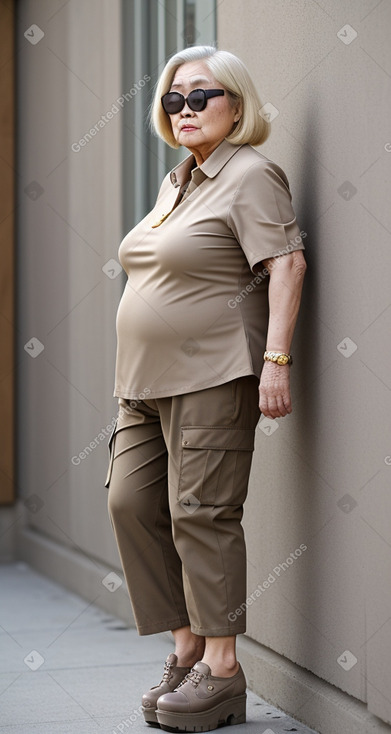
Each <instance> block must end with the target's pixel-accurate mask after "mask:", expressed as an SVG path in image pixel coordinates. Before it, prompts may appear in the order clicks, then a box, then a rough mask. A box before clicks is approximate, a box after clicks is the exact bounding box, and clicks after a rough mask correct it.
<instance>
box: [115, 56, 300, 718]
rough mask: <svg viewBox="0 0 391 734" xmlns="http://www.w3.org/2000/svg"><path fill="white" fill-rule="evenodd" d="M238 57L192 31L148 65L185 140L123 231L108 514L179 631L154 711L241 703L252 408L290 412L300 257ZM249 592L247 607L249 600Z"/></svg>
mask: <svg viewBox="0 0 391 734" xmlns="http://www.w3.org/2000/svg"><path fill="white" fill-rule="evenodd" d="M261 107H262V104H261V102H260V99H259V97H258V94H257V91H256V89H255V87H254V85H253V83H252V81H251V79H250V76H249V73H248V71H247V69H246V67H245V66H244V64H243V63H242V62H241V61H240V60H239V59H238V58H237V57H236V56H234V55H233V54H231V53H229V52H227V51H218V50H216V49H215V48H213V47H208V46H198V47H197V46H195V47H190V48H187V49H185V50H183V51H180V52H179V53H177V54H175V55H174V56H173V57H172V58H171V59H170V60H169V61H168V63H167V64H166V66H165V68H164V69H163V72H162V74H161V77H160V79H159V81H158V84H157V87H156V91H155V96H154V100H153V104H152V108H151V119H152V124H153V127H154V129H155V130H156V132H157V134H158V135H160V137H161V138H163V140H164V141H165V142H166V143H168V145H170V146H171V147H173V148H179V147H180V146H184V147H185V148H187V149H188V150H189V152H190V155H188V156H187V157H186V158H185V160H183V161H182V162H181V163H179V165H177V166H175V168H174V169H173V170H172V171H170V172H169V173H167V175H166V176H165V178H164V180H163V183H162V185H161V187H160V191H159V194H158V197H157V201H156V204H155V207H154V208H153V210H152V211H151V212H149V213H148V214H147V215H146V217H144V219H142V221H141V222H139V223H138V224H137V225H136V226H135V227H134V229H132V230H131V232H129V233H128V234H127V235H126V236H125V237H124V239H123V241H122V242H121V245H120V249H119V259H120V262H121V264H122V266H123V268H124V270H125V271H126V273H127V275H128V281H127V283H126V286H125V290H124V293H123V296H122V299H121V302H120V304H119V308H118V315H117V336H118V348H117V362H116V380H115V391H114V395H115V396H116V397H118V398H119V401H118V402H119V411H118V418H117V422H116V426H115V429H114V432H113V435H112V437H111V438H110V441H109V450H110V463H109V470H108V475H107V479H106V486H108V487H109V513H110V518H111V522H112V526H113V529H114V533H115V537H116V541H117V544H118V549H119V554H120V558H121V563H122V567H123V571H124V575H125V578H126V582H127V586H128V590H129V595H130V598H131V602H132V607H133V611H134V616H135V620H136V624H137V629H138V632H139V634H140V635H148V634H152V633H157V632H162V631H164V630H171V631H172V634H173V637H174V639H175V652H172V653H170V655H169V656H168V658H167V660H166V662H165V668H164V673H163V677H162V680H161V682H160V684H159V685H157V686H154V687H152V688H151V689H150V690H149V691H147V692H146V693H145V694H144V696H143V699H142V705H143V711H144V716H145V719H146V721H147V722H149V723H151V724H155V725H160V726H161V727H162V728H163V729H174V730H179V731H192V732H193V731H194V732H198V731H208V730H211V729H215V728H216V727H217V726H218V725H219V724H221V723H223V722H226V723H242V722H244V721H245V719H246V680H245V676H244V673H243V670H242V668H241V666H240V664H239V663H238V661H237V658H236V649H235V642H236V635H238V634H240V633H244V632H245V629H246V624H245V615H244V614H241V615H235V614H234V612H235V609H237V608H238V607H240V606H241V605H242V604H243V602H244V601H245V599H246V549H245V543H244V537H243V528H242V525H241V519H242V514H243V503H244V500H245V498H246V494H247V487H248V479H249V472H250V466H251V460H252V453H253V449H254V434H255V429H256V426H257V423H258V421H259V418H260V415H261V413H262V414H263V415H264V416H267V417H268V418H272V419H273V418H282V417H283V416H286V415H287V414H288V413H290V412H291V410H292V407H291V397H290V386H289V374H290V364H291V362H292V359H291V355H290V353H289V352H290V346H291V340H292V336H293V331H294V327H295V323H296V318H297V314H298V309H299V303H300V296H301V290H302V282H303V276H304V272H305V268H306V265H305V260H304V257H303V253H302V250H303V249H304V245H303V242H302V236H301V235H303V233H300V230H299V228H298V225H297V223H296V219H295V214H294V211H293V209H292V205H291V195H290V190H289V184H288V181H287V178H286V176H285V173H284V172H283V170H282V169H281V168H280V167H279V166H278V165H277V164H276V163H274V162H273V161H271V160H269V159H268V158H266V157H265V156H264V155H262V154H261V153H259V152H258V151H257V150H255V149H254V148H253V147H252V146H254V145H255V146H257V145H260V144H261V143H263V142H264V141H265V140H266V138H267V137H268V135H269V123H268V122H266V121H265V119H264V118H263V117H262V115H261V114H259V110H260V108H261ZM242 608H243V607H242Z"/></svg>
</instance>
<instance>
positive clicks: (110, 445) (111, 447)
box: [105, 418, 118, 487]
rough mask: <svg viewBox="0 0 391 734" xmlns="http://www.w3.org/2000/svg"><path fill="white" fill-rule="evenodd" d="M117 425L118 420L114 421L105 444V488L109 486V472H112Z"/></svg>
mask: <svg viewBox="0 0 391 734" xmlns="http://www.w3.org/2000/svg"><path fill="white" fill-rule="evenodd" d="M117 423H118V418H116V419H115V423H114V428H113V430H112V432H111V434H110V436H109V440H108V444H107V446H108V450H109V467H108V470H107V476H106V481H105V487H108V486H109V484H110V479H111V472H112V469H113V461H114V438H115V431H116V428H117Z"/></svg>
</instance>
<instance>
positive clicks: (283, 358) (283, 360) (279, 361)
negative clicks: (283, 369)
mask: <svg viewBox="0 0 391 734" xmlns="http://www.w3.org/2000/svg"><path fill="white" fill-rule="evenodd" d="M287 362H289V357H287V356H286V354H281V355H280V356H279V357H277V364H287Z"/></svg>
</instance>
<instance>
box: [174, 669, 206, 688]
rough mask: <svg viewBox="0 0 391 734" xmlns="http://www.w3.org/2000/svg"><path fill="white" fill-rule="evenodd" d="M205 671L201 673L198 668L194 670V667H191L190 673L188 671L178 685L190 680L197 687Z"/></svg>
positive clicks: (178, 686)
mask: <svg viewBox="0 0 391 734" xmlns="http://www.w3.org/2000/svg"><path fill="white" fill-rule="evenodd" d="M204 677H205V676H204V674H203V673H199V672H198V671H197V670H194V668H192V669H191V671H190V673H187V675H185V677H184V678H183V680H181V682H180V683H179V684H178V685H177V688H180V687H181V686H183V685H184V684H185V683H186V681H190V683H191V684H192V685H193V686H194V688H197V686H198V684H199V683H200V682H201V680H202V679H203V678H204Z"/></svg>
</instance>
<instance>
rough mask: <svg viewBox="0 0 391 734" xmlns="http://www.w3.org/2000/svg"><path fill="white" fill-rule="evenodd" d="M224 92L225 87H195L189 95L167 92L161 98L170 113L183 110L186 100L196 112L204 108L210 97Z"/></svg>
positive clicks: (173, 113) (165, 108)
mask: <svg viewBox="0 0 391 734" xmlns="http://www.w3.org/2000/svg"><path fill="white" fill-rule="evenodd" d="M222 94H224V89H193V90H192V91H191V92H190V94H189V95H188V96H187V97H184V96H183V94H181V93H180V92H167V94H164V95H163V97H162V98H161V101H162V105H163V109H164V111H165V112H167V114H168V115H175V114H176V113H177V112H180V111H181V110H183V108H184V106H185V102H187V105H188V107H190V109H191V110H193V111H194V112H201V110H204V109H205V107H206V105H207V102H208V99H209V98H210V97H218V96H220V95H222Z"/></svg>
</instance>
